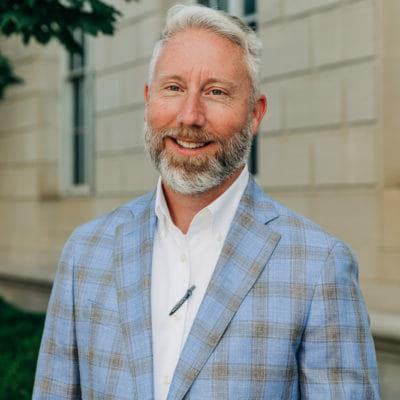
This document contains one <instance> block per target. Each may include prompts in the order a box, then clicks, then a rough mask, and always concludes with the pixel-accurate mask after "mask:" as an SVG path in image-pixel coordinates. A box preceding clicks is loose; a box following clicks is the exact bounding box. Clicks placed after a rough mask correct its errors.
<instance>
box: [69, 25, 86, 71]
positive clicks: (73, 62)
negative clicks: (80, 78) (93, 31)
mask: <svg viewBox="0 0 400 400" xmlns="http://www.w3.org/2000/svg"><path fill="white" fill-rule="evenodd" d="M74 36H75V39H76V40H77V42H78V43H80V44H81V46H82V51H83V52H82V53H81V54H80V53H72V54H71V53H70V55H69V69H70V70H72V71H73V70H76V69H80V68H83V67H84V65H85V40H84V34H83V32H82V31H81V30H79V31H76V33H75V35H74Z"/></svg>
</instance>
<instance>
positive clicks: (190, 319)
mask: <svg viewBox="0 0 400 400" xmlns="http://www.w3.org/2000/svg"><path fill="white" fill-rule="evenodd" d="M260 48H261V44H260V42H259V40H258V39H257V38H256V36H255V35H254V34H253V33H252V32H251V30H250V29H249V28H247V27H246V26H245V25H244V24H243V23H242V22H240V21H239V20H238V19H237V18H232V17H229V16H227V15H225V14H222V13H220V12H218V11H215V10H211V9H207V8H204V7H200V6H175V7H173V8H172V9H171V10H170V11H169V13H168V17H167V23H166V28H165V30H164V33H163V36H162V39H161V41H160V42H159V43H158V44H157V45H156V48H155V50H154V54H153V58H152V60H151V63H150V73H149V82H148V84H147V85H146V86H145V91H144V92H145V93H144V94H145V101H146V114H145V120H146V126H145V139H146V145H147V148H148V151H149V153H150V155H151V158H152V160H153V161H154V163H155V166H156V167H157V169H158V170H159V172H160V175H161V178H160V181H159V183H158V186H157V190H156V192H155V193H150V194H147V195H145V196H143V197H141V198H139V199H136V200H133V201H132V202H130V203H128V204H126V205H125V206H122V207H121V208H119V209H117V210H116V211H114V212H112V213H110V214H108V215H106V216H104V217H101V218H99V219H97V220H95V221H92V222H89V223H88V224H85V225H83V226H82V227H80V228H78V229H77V230H76V231H75V232H74V234H73V235H72V236H71V238H70V240H69V241H68V243H67V245H66V246H65V249H64V251H63V254H62V256H61V261H60V266H59V271H58V275H57V277H56V280H55V283H54V289H53V293H52V296H51V300H50V304H49V309H48V315H47V321H46V327H45V332H44V336H43V340H42V346H41V350H40V357H39V361H38V369H37V374H36V383H35V390H34V396H33V397H34V399H59V398H60V399H64V398H67V399H78V398H79V399H80V398H82V399H105V398H107V399H140V400H144V399H153V398H155V399H157V400H160V399H161V400H164V399H166V398H168V399H169V400H172V399H183V398H187V399H189V398H190V399H299V398H305V399H377V398H379V394H378V384H377V371H376V362H375V354H374V346H373V342H372V338H371V334H370V329H369V323H368V316H367V312H366V309H365V306H364V303H363V300H362V297H361V293H360V290H359V286H358V282H357V267H356V263H355V261H354V258H353V256H352V254H351V252H350V250H349V249H348V248H347V246H346V245H345V244H343V243H342V242H340V241H338V240H337V239H335V238H333V237H331V236H330V235H328V234H327V233H325V232H324V231H322V230H321V229H320V228H319V227H317V226H316V225H314V224H313V223H311V222H310V221H308V220H306V219H304V218H303V217H301V216H298V215H296V214H295V213H293V212H292V211H289V210H288V209H286V208H285V207H283V206H282V205H280V204H278V203H277V202H275V201H273V200H271V199H270V198H268V197H267V196H266V195H265V194H264V193H263V192H262V191H261V190H260V188H259V187H258V186H257V185H256V183H255V182H254V181H253V179H252V178H251V177H249V173H248V170H247V167H246V166H245V163H246V159H247V157H248V153H249V148H250V143H251V139H252V137H253V136H254V135H255V134H256V132H257V130H258V127H259V125H260V122H261V120H262V118H263V116H264V113H265V111H266V98H265V96H263V95H260V94H259V92H258V70H259V59H260Z"/></svg>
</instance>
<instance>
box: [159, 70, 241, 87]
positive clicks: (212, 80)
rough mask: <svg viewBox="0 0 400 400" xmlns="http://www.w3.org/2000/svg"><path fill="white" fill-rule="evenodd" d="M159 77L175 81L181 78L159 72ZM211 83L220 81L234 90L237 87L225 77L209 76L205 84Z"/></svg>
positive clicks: (163, 79)
mask: <svg viewBox="0 0 400 400" xmlns="http://www.w3.org/2000/svg"><path fill="white" fill-rule="evenodd" d="M159 79H160V80H162V81H166V80H170V79H171V80H176V81H180V82H182V81H183V79H182V77H181V76H179V75H176V74H175V75H174V74H160V75H159ZM211 83H220V84H222V85H224V86H226V87H227V88H229V89H230V90H234V89H236V88H237V87H238V85H237V84H236V83H234V82H231V81H228V80H226V79H218V78H210V79H208V80H207V81H206V85H209V84H211Z"/></svg>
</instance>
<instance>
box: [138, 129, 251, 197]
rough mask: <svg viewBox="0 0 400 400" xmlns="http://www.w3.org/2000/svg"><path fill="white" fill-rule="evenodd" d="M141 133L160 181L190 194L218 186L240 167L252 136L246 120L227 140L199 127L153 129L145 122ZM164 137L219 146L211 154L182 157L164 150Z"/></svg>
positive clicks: (247, 155) (247, 151)
mask: <svg viewBox="0 0 400 400" xmlns="http://www.w3.org/2000/svg"><path fill="white" fill-rule="evenodd" d="M144 133H145V135H144V138H145V147H146V150H147V152H148V154H149V155H150V158H151V160H152V161H153V163H154V165H155V167H156V169H157V170H158V172H159V173H160V175H161V178H162V180H163V182H164V183H165V184H166V185H168V186H169V187H170V188H171V189H172V190H173V191H174V192H177V193H181V194H191V195H195V194H200V193H205V192H208V191H209V190H211V189H213V188H215V187H217V186H219V185H221V184H222V183H223V182H225V181H226V180H227V179H228V178H229V177H230V176H231V175H232V174H233V172H235V171H237V170H238V169H239V168H240V167H241V166H243V165H244V164H245V163H246V161H247V159H248V157H249V153H250V147H251V141H252V137H253V135H252V132H251V127H250V123H249V122H247V123H246V125H245V126H244V127H243V129H242V130H240V131H239V132H237V133H234V134H233V135H232V136H230V137H229V138H227V139H223V138H220V137H218V136H215V135H213V134H211V133H209V132H206V131H204V130H202V129H193V128H175V129H166V130H162V131H156V130H154V129H152V128H151V127H150V126H149V125H148V124H147V123H146V122H145V125H144ZM166 137H172V138H176V137H180V138H181V139H183V138H184V139H192V140H197V141H201V142H209V141H213V142H215V143H216V144H217V146H218V148H217V150H216V152H215V153H214V154H211V155H199V156H195V157H185V156H182V155H179V154H176V153H172V152H168V151H167V150H166V148H165V141H164V139H165V138H166Z"/></svg>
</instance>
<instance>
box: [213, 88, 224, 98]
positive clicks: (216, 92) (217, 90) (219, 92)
mask: <svg viewBox="0 0 400 400" xmlns="http://www.w3.org/2000/svg"><path fill="white" fill-rule="evenodd" d="M210 93H211V94H212V95H214V96H221V95H223V94H225V93H224V92H223V91H222V90H221V89H212V90H211V91H210Z"/></svg>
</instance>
